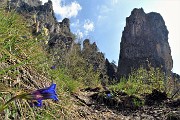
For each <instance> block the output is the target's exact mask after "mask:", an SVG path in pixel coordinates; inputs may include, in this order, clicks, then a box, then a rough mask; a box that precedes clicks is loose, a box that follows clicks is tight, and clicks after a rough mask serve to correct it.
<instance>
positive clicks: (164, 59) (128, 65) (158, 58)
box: [118, 8, 173, 77]
mask: <svg viewBox="0 0 180 120" xmlns="http://www.w3.org/2000/svg"><path fill="white" fill-rule="evenodd" d="M148 62H149V63H150V64H151V66H153V67H160V68H161V67H162V70H163V71H164V72H170V71H171V69H172V67H173V61H172V56H171V50H170V46H169V43H168V30H167V28H166V25H165V22H164V20H163V18H162V16H161V15H160V14H159V13H155V12H151V13H148V14H146V13H145V12H144V11H143V9H142V8H141V9H136V8H135V9H134V10H133V11H132V12H131V15H130V16H129V17H127V18H126V26H125V27H124V31H123V34H122V38H121V43H120V55H119V63H118V77H121V76H128V74H129V73H130V72H131V69H137V68H138V67H140V66H143V67H145V68H148V66H147V64H148Z"/></svg>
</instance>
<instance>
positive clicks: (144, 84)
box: [109, 67, 170, 96]
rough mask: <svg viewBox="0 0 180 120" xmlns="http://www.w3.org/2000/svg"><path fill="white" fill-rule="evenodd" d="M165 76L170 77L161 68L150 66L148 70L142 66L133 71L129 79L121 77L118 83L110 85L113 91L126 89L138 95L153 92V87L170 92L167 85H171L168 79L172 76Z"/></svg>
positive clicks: (125, 90) (127, 91) (131, 93)
mask: <svg viewBox="0 0 180 120" xmlns="http://www.w3.org/2000/svg"><path fill="white" fill-rule="evenodd" d="M165 78H168V77H166V75H165V74H164V73H163V72H161V70H160V69H159V68H153V67H150V70H146V69H144V68H143V67H140V68H139V69H138V70H134V71H132V73H131V74H130V75H129V77H128V78H127V79H125V78H121V79H120V82H119V83H118V84H115V85H111V86H109V87H110V89H111V90H113V91H124V92H126V93H128V94H129V95H136V96H140V95H142V94H146V93H151V92H152V90H153V89H157V90H159V91H161V92H166V93H169V94H170V91H167V87H169V85H168V84H167V83H168V82H167V81H169V80H170V78H168V79H165Z"/></svg>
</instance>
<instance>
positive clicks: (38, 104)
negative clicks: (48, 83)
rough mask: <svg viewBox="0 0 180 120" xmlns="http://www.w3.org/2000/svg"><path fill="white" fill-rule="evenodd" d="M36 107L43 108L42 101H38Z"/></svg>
mask: <svg viewBox="0 0 180 120" xmlns="http://www.w3.org/2000/svg"><path fill="white" fill-rule="evenodd" d="M34 105H35V106H36V107H41V106H42V100H37V102H35V103H34Z"/></svg>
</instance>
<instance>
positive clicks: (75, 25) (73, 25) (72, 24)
mask: <svg viewBox="0 0 180 120" xmlns="http://www.w3.org/2000/svg"><path fill="white" fill-rule="evenodd" d="M71 27H74V28H78V27H80V22H79V19H76V22H73V23H71Z"/></svg>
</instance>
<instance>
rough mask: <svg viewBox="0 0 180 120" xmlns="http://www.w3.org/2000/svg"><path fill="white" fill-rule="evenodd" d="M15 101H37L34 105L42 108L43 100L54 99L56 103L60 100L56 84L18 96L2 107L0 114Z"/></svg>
mask: <svg viewBox="0 0 180 120" xmlns="http://www.w3.org/2000/svg"><path fill="white" fill-rule="evenodd" d="M15 99H26V100H31V101H32V102H33V101H36V102H33V104H34V105H35V106H37V107H41V106H42V100H46V99H53V100H55V101H58V100H59V99H58V97H57V94H56V84H54V83H53V84H51V85H50V86H49V87H47V88H43V89H38V90H36V91H33V92H31V93H24V94H20V95H16V96H15V97H13V98H11V99H10V100H9V101H7V102H6V103H5V104H4V105H3V106H1V107H0V112H1V111H3V110H4V109H5V108H6V107H7V106H8V105H9V103H11V102H12V101H13V100H15ZM30 105H32V104H30Z"/></svg>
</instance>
